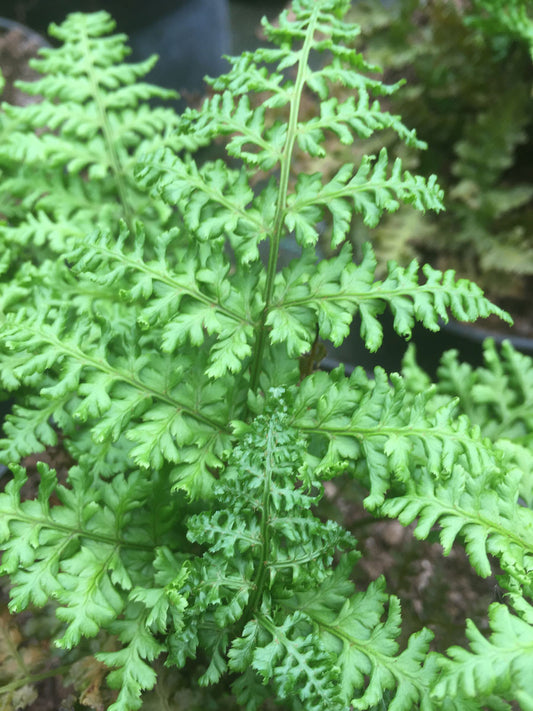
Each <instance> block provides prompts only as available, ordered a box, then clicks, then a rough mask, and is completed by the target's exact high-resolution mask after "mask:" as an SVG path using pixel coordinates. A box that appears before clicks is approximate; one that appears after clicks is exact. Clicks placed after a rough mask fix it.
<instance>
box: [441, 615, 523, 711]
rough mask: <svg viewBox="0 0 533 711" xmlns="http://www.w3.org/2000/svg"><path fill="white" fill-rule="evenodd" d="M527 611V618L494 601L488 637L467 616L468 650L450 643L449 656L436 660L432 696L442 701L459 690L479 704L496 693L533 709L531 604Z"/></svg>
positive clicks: (521, 705)
mask: <svg viewBox="0 0 533 711" xmlns="http://www.w3.org/2000/svg"><path fill="white" fill-rule="evenodd" d="M528 614H529V621H526V620H524V619H522V618H521V617H520V616H518V615H515V614H513V613H512V612H511V611H510V610H509V609H508V608H507V607H506V606H505V605H501V604H499V603H493V604H492V605H491V606H490V608H489V622H490V629H491V635H490V637H489V638H488V639H487V638H485V637H484V636H483V635H482V634H481V633H480V632H479V630H478V629H477V628H476V626H475V625H474V623H473V622H472V621H471V620H468V621H467V628H466V634H467V637H468V640H469V642H470V650H466V649H463V648H461V647H451V648H450V649H449V650H448V655H449V658H441V659H440V660H439V667H440V677H439V679H438V681H437V684H436V685H435V688H434V691H433V696H434V697H435V698H436V699H438V700H439V701H443V700H444V699H445V698H448V697H452V698H454V697H456V696H457V695H459V694H460V693H462V694H464V695H465V696H466V697H467V698H470V699H476V701H477V703H478V704H479V705H480V707H481V706H482V705H483V704H484V703H487V702H488V703H489V704H490V701H491V697H496V698H503V699H507V700H508V701H509V702H511V701H515V702H517V703H518V704H519V705H520V708H521V709H524V710H525V711H530V709H533V678H532V676H531V666H532V664H533V634H532V629H531V614H532V610H531V608H529V613H528Z"/></svg>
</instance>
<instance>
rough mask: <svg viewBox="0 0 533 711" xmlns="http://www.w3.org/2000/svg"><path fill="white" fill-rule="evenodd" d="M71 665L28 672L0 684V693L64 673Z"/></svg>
mask: <svg viewBox="0 0 533 711" xmlns="http://www.w3.org/2000/svg"><path fill="white" fill-rule="evenodd" d="M71 666H72V664H64V665H63V666H61V667H55V668H54V669H51V670H50V671H45V672H41V673H40V674H28V675H27V676H24V677H21V678H20V679H15V680H14V681H11V682H9V683H8V684H4V685H3V686H0V695H3V694H7V693H9V692H10V691H16V690H17V689H20V688H21V687H22V686H26V685H27V684H38V683H39V682H40V681H44V680H45V679H50V678H51V677H53V676H60V675H62V674H66V673H67V672H68V671H69V669H70V668H71Z"/></svg>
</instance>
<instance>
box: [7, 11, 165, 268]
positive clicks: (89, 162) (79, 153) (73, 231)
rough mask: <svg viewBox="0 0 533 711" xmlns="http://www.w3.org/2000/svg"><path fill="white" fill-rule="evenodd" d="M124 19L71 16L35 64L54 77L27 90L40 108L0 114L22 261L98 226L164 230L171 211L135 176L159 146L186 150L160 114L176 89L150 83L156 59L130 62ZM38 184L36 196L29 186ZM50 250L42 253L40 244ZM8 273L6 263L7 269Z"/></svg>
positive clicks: (13, 251) (15, 243) (13, 232)
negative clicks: (119, 23) (119, 28)
mask: <svg viewBox="0 0 533 711" xmlns="http://www.w3.org/2000/svg"><path fill="white" fill-rule="evenodd" d="M113 27H114V22H113V21H112V20H111V18H110V17H109V16H108V15H107V14H106V13H104V12H101V13H95V14H93V15H82V14H74V15H71V16H70V17H69V18H68V19H67V20H66V21H65V22H64V23H63V25H61V26H60V27H57V26H52V27H51V28H50V33H51V34H52V35H53V36H54V37H56V38H57V39H58V40H59V41H61V42H62V44H61V46H60V47H59V48H58V49H43V50H41V52H40V57H39V59H35V60H33V61H32V66H33V67H34V68H35V69H36V70H38V71H39V72H42V73H43V74H45V76H44V77H43V78H42V79H40V80H38V81H35V82H27V83H21V84H20V87H21V88H23V89H24V90H25V91H26V92H28V93H29V94H31V95H33V96H39V97H42V100H41V101H39V102H38V103H32V104H30V105H28V106H24V107H18V106H9V105H5V107H4V113H2V114H1V115H0V168H1V170H2V182H1V183H0V199H1V203H2V215H3V217H4V218H5V220H6V222H5V224H4V225H0V249H1V251H2V252H4V250H9V252H10V256H11V261H12V262H14V263H15V264H14V266H19V265H18V262H19V261H20V260H22V259H23V260H24V261H31V260H32V259H33V260H38V261H39V262H40V261H41V260H42V258H43V254H46V251H45V250H44V249H43V247H44V246H45V245H46V247H48V248H50V249H51V250H53V252H56V253H61V252H63V251H64V250H65V247H66V245H67V244H69V241H71V240H72V238H73V237H75V236H76V237H78V238H80V237H82V238H83V237H84V236H85V235H86V234H87V233H88V232H91V231H92V230H93V229H94V227H95V225H100V226H101V227H104V226H106V227H109V228H112V229H116V227H117V225H118V222H119V220H121V219H123V220H126V222H127V223H128V224H130V225H132V224H133V221H134V220H135V219H140V218H142V219H143V222H144V224H145V226H146V229H150V228H151V227H152V228H153V227H155V226H157V229H160V227H161V224H162V222H163V224H164V223H165V222H166V221H167V220H168V219H169V218H170V214H169V211H168V209H166V208H165V207H164V206H163V205H162V204H161V203H158V202H157V201H154V200H152V199H149V198H148V196H147V195H143V194H142V192H141V191H140V190H139V189H138V187H137V186H136V184H135V181H134V179H133V169H134V166H135V164H136V162H137V157H138V155H140V154H141V153H144V152H146V151H147V150H155V149H156V148H157V147H159V146H164V145H173V146H174V147H178V146H179V141H177V140H176V137H175V134H174V137H172V134H173V131H174V129H175V125H176V116H175V114H174V112H173V111H172V110H170V109H167V108H151V107H150V106H149V105H148V103H146V102H147V101H148V100H149V99H152V98H156V97H157V98H170V97H172V96H173V92H170V91H167V90H164V89H159V88H157V87H153V86H150V85H149V84H146V83H142V82H140V81H139V80H140V79H142V77H143V76H144V75H145V74H146V73H147V72H148V71H149V70H150V68H151V67H152V66H153V64H154V62H155V58H154V57H153V58H151V59H148V60H146V61H145V62H142V63H139V64H122V63H121V62H122V60H123V59H124V57H126V55H127V54H128V53H129V49H128V48H127V47H126V45H125V39H126V38H125V36H123V35H114V36H112V37H107V36H106V35H108V34H109V32H110V31H111V30H112V29H113ZM28 184H31V190H28ZM36 247H38V248H40V249H39V250H38V251H36V250H35V248H36ZM4 270H5V267H4Z"/></svg>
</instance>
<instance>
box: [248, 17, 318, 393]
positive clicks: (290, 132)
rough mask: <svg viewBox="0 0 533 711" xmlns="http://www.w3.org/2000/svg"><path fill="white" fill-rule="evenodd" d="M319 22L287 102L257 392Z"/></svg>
mask: <svg viewBox="0 0 533 711" xmlns="http://www.w3.org/2000/svg"><path fill="white" fill-rule="evenodd" d="M317 18H318V7H315V9H314V10H313V14H312V16H311V18H310V20H309V26H308V28H307V33H306V36H305V40H304V44H303V47H302V51H301V56H300V60H299V62H298V74H297V76H296V82H295V85H294V91H293V94H292V99H291V101H290V112H289V121H288V128H287V139H286V141H285V146H284V148H283V153H282V156H281V159H280V166H281V172H280V178H279V185H278V197H277V200H276V214H275V217H274V227H273V230H272V236H271V238H270V247H269V253H268V266H267V277H266V284H265V291H264V302H265V305H264V307H263V312H262V314H261V321H260V324H259V335H258V337H257V342H256V347H255V353H254V359H253V362H252V366H251V378H250V389H251V390H256V389H257V386H258V384H259V376H260V374H261V366H262V364H263V356H264V351H265V346H266V340H267V327H266V321H267V318H268V314H269V312H270V308H271V303H272V294H273V292H274V280H275V277H276V272H277V266H278V255H279V243H280V240H281V234H282V231H283V227H284V223H285V214H286V211H287V193H288V188H289V177H290V170H291V164H292V153H293V151H294V143H295V141H296V136H297V133H298V116H299V113H300V101H301V98H302V92H303V89H304V86H305V77H306V73H307V61H308V59H309V54H310V52H311V47H312V44H313V40H314V35H315V28H316V22H317Z"/></svg>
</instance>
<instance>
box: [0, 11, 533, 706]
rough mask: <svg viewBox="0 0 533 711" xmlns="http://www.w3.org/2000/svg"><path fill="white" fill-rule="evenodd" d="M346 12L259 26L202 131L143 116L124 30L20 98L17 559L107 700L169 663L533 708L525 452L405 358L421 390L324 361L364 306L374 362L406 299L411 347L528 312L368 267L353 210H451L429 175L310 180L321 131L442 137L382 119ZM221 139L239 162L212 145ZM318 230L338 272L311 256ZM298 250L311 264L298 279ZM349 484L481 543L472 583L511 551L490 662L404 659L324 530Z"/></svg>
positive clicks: (447, 702)
mask: <svg viewBox="0 0 533 711" xmlns="http://www.w3.org/2000/svg"><path fill="white" fill-rule="evenodd" d="M348 6H349V2H347V0H318V1H312V0H297V1H296V2H295V3H294V5H293V7H292V13H291V14H290V15H289V13H288V12H285V13H283V14H282V15H281V16H280V19H279V22H278V24H276V25H275V26H273V25H270V24H268V23H265V25H264V27H265V33H266V35H267V37H268V38H269V39H270V40H271V42H272V43H273V48H269V49H263V48H261V49H258V50H257V51H255V52H253V53H245V54H244V55H242V56H241V57H238V58H235V59H233V60H231V63H232V69H231V71H230V72H229V73H228V74H226V75H224V76H222V77H219V78H218V79H215V80H211V81H210V84H211V88H212V94H211V96H210V97H209V98H207V99H206V100H205V102H204V103H203V105H202V107H201V108H200V109H197V110H196V109H195V110H193V109H188V110H186V111H185V113H184V114H183V115H182V116H175V115H174V114H171V113H169V112H168V111H166V110H163V109H160V108H151V107H150V106H149V104H147V103H146V101H147V100H148V99H150V98H151V97H153V96H156V95H159V93H158V90H156V89H153V88H150V87H147V86H146V85H144V84H142V83H137V80H138V79H140V77H141V76H142V73H143V72H144V71H146V70H147V69H148V68H149V66H150V63H149V62H148V63H145V64H142V65H133V67H132V66H131V65H127V64H122V63H121V61H122V59H123V57H124V56H125V53H126V50H125V48H124V38H122V37H120V36H118V37H117V36H111V37H109V36H108V33H109V31H110V29H111V26H112V23H111V20H110V18H109V16H108V15H107V14H106V13H97V14H94V15H81V14H75V15H71V16H70V17H69V18H68V19H67V20H66V22H65V23H64V24H63V25H62V26H61V27H53V28H52V32H53V33H54V34H55V35H56V36H57V37H58V38H60V39H61V40H62V41H63V45H62V46H61V47H59V48H58V49H51V50H46V51H45V52H43V55H42V58H41V59H39V60H38V61H37V62H36V63H35V66H36V67H37V68H38V69H40V70H41V71H43V72H44V77H43V79H42V80H40V81H38V82H36V83H35V84H33V85H25V88H26V90H27V91H30V92H33V93H35V94H40V95H41V96H42V97H43V99H42V101H41V103H39V104H38V105H36V106H30V107H24V108H15V107H9V106H4V114H3V115H2V119H1V125H0V128H1V130H2V132H3V137H4V140H3V143H2V151H1V153H0V160H1V164H2V171H3V179H2V183H1V188H0V189H1V190H2V195H3V197H4V202H5V205H6V207H5V209H3V215H4V222H3V225H2V232H1V235H2V239H3V240H4V244H5V245H6V247H9V248H10V252H9V256H8V257H4V260H5V271H6V278H5V280H4V283H3V284H2V287H1V304H2V321H1V328H0V333H1V336H0V378H1V382H2V384H3V387H4V388H5V389H6V391H9V392H10V393H11V394H12V396H13V397H14V398H15V399H16V404H15V406H14V408H13V412H12V414H11V415H10V416H9V417H8V418H7V422H6V425H5V427H4V438H3V439H2V440H1V442H0V452H1V457H0V459H1V461H3V462H5V463H7V464H9V466H10V469H11V471H12V478H11V480H10V481H9V482H8V483H7V484H6V486H5V490H4V492H3V493H1V494H0V541H1V547H2V549H3V551H4V552H3V557H2V564H1V571H2V573H3V574H4V575H5V576H7V577H9V579H10V581H11V591H10V609H11V611H12V612H13V613H17V612H21V611H23V610H26V609H31V608H39V607H42V606H44V605H45V604H47V603H49V602H53V603H54V604H55V606H56V615H57V618H58V620H59V621H60V623H61V630H60V632H59V633H58V634H57V635H55V644H56V646H57V647H59V648H60V649H62V650H65V651H66V652H68V650H73V649H76V648H79V649H80V653H82V652H83V650H84V649H85V647H84V640H91V639H93V638H96V639H97V641H98V642H100V643H101V644H100V646H99V648H98V649H97V651H96V658H97V660H98V661H100V662H103V663H105V664H106V665H107V667H109V670H110V673H109V675H108V683H109V685H110V686H111V687H112V688H114V689H116V690H117V695H116V700H115V701H114V702H113V703H112V704H111V705H110V707H109V708H110V709H111V710H112V711H130V710H131V709H137V708H140V707H141V706H142V703H143V699H142V694H143V692H144V691H146V690H149V689H152V688H154V686H155V685H156V683H157V678H158V674H157V671H156V670H157V669H158V668H159V665H160V663H161V662H163V663H164V664H165V665H166V666H167V667H169V668H170V669H185V670H188V673H189V676H191V677H192V678H193V679H194V680H195V682H196V683H197V684H198V685H199V686H200V687H208V686H210V685H213V684H217V683H219V684H222V683H225V684H226V688H227V686H230V687H231V689H232V691H233V693H234V695H235V699H236V703H237V704H238V705H239V706H240V707H242V708H245V709H249V710H252V709H255V708H258V707H260V706H261V705H262V704H263V703H264V702H266V701H267V700H268V699H275V700H278V701H281V702H283V703H284V704H285V706H286V707H287V708H293V709H302V708H305V709H316V710H317V711H318V710H322V709H348V708H350V707H352V708H356V709H371V708H384V707H388V708H390V709H392V710H393V711H398V710H401V709H405V710H407V709H413V708H416V707H420V708H422V709H440V708H442V709H454V708H457V709H481V708H485V707H491V708H497V709H501V708H508V703H507V702H508V701H510V700H511V699H518V700H519V701H520V703H521V704H522V705H523V708H525V709H531V708H533V688H532V675H531V674H530V673H529V671H530V669H531V662H532V656H533V652H532V649H533V629H532V624H533V612H532V608H531V605H530V602H531V593H532V589H531V586H532V582H531V565H532V549H533V539H532V535H531V530H532V523H533V521H532V515H531V510H530V509H529V508H527V507H525V506H522V505H521V502H522V499H523V498H525V499H526V501H531V497H530V496H529V497H528V498H526V497H524V493H525V488H526V487H527V485H528V481H529V480H528V479H527V476H528V469H527V466H526V465H527V462H528V461H529V460H528V459H527V457H526V456H525V455H524V456H522V457H520V456H519V452H518V449H517V447H518V445H516V446H515V445H514V444H513V441H512V438H511V437H512V433H511V432H506V433H505V437H503V436H502V437H498V438H494V440H491V439H490V438H489V437H488V436H485V435H483V434H482V433H481V431H480V428H479V426H478V425H476V424H473V423H472V422H471V420H470V419H468V417H467V416H466V415H460V416H457V412H456V402H455V400H453V399H451V398H449V397H448V398H446V397H445V396H444V395H442V398H443V401H442V403H439V402H437V400H436V398H437V395H436V393H435V392H434V391H433V390H432V389H431V388H429V389H428V388H426V389H424V388H420V387H418V386H417V383H420V381H421V376H420V375H418V376H417V375H416V368H415V366H414V364H412V366H411V371H412V373H411V375H412V377H407V376H406V377H404V378H402V377H401V376H399V375H398V374H392V375H390V377H389V376H387V374H386V373H384V372H383V371H382V370H379V369H378V370H376V372H375V374H374V375H373V376H370V375H368V374H366V373H365V372H364V371H363V370H362V369H361V368H357V369H356V370H355V371H354V372H353V374H352V375H351V376H350V377H346V375H345V373H344V370H343V368H342V367H339V368H337V369H335V370H334V371H333V372H331V373H327V372H318V371H316V370H315V368H314V365H315V360H316V358H317V354H318V353H319V350H320V349H319V347H318V345H317V344H318V343H319V340H320V339H330V340H331V341H333V342H334V343H336V344H339V343H340V342H341V341H342V340H343V338H344V337H345V336H346V335H347V333H348V330H349V327H350V324H351V322H352V319H353V317H354V314H356V313H357V314H359V315H360V317H361V338H362V339H363V341H364V342H365V344H366V345H367V347H368V348H370V349H377V348H378V347H379V345H380V342H381V330H380V323H379V316H380V314H381V313H382V312H383V311H384V310H385V309H387V308H388V309H390V310H391V311H392V313H393V315H394V327H395V329H396V330H397V332H398V333H400V334H401V335H403V336H405V337H409V335H410V333H411V330H412V328H413V325H414V323H415V321H419V322H422V323H423V324H424V325H425V326H426V327H427V328H429V329H432V330H437V329H438V328H439V319H442V320H446V319H447V318H448V317H449V314H450V313H451V314H453V315H454V316H455V317H456V318H459V319H463V320H474V319H476V318H477V317H479V316H487V315H489V314H495V315H498V316H501V317H502V318H504V319H507V320H508V319H509V317H508V316H507V315H506V314H505V313H504V312H503V311H501V310H500V309H498V308H497V307H495V306H493V305H492V304H490V303H489V302H488V301H487V300H486V299H485V297H484V296H483V293H482V291H481V290H480V289H479V288H478V287H477V286H476V285H474V284H473V283H471V282H468V281H465V280H456V279H455V275H454V273H453V272H451V271H450V272H446V273H441V272H439V271H437V270H435V269H432V268H431V267H428V266H425V267H423V268H422V270H420V269H419V267H418V265H417V264H416V263H414V262H413V263H412V264H411V265H410V266H408V267H407V268H402V267H399V266H398V265H397V264H394V263H391V264H389V267H388V272H387V274H386V276H385V277H384V278H383V279H381V280H378V279H376V277H375V268H376V260H375V258H374V255H373V252H372V249H371V247H370V246H368V245H367V246H366V247H365V250H364V256H363V258H362V259H361V260H358V261H353V259H352V254H351V250H350V246H349V244H348V242H347V236H348V233H349V229H350V224H351V221H352V218H353V217H354V215H361V216H362V217H363V219H364V220H365V222H366V224H367V225H369V226H374V225H376V224H377V223H378V222H379V220H380V218H381V217H382V215H383V214H384V213H385V212H394V211H396V210H397V209H398V208H399V206H400V205H401V204H405V205H410V206H412V207H413V208H415V209H418V210H422V211H423V210H427V209H432V210H440V209H441V208H442V193H441V190H440V188H439V186H438V184H437V181H436V178H435V177H431V178H429V179H428V180H424V179H422V178H420V177H418V176H415V175H412V174H411V173H409V172H408V171H405V170H404V169H403V168H402V164H401V161H400V160H396V161H395V162H394V163H392V164H391V165H389V161H388V158H387V153H386V151H385V150H384V149H383V150H381V151H380V152H379V153H378V155H375V156H373V155H369V156H365V157H364V158H363V159H362V160H361V161H360V162H358V163H357V164H351V163H350V164H342V165H339V167H338V170H337V172H336V174H335V175H334V176H333V178H332V179H330V180H324V179H323V177H322V175H321V174H320V172H315V173H313V174H306V173H300V174H299V175H298V176H297V178H296V179H295V176H294V175H293V171H294V162H293V157H294V155H295V150H296V147H298V148H299V150H301V151H305V152H307V153H308V154H309V155H310V156H312V157H313V158H314V159H320V158H322V157H324V153H325V151H324V148H323V144H324V141H325V138H326V135H329V134H332V135H334V136H336V137H337V139H338V140H339V141H340V142H342V143H343V144H344V145H351V144H352V143H353V142H355V141H357V140H359V139H360V138H362V137H368V136H370V135H372V134H379V132H381V131H383V130H393V131H395V132H396V133H397V134H398V136H399V137H400V138H401V139H402V140H404V141H405V142H406V143H408V144H409V145H411V146H413V147H418V148H422V147H423V144H422V143H421V142H420V141H419V140H418V139H417V137H416V135H415V133H414V132H413V131H410V130H408V129H407V128H406V127H405V126H404V124H403V123H402V121H401V119H400V118H399V117H398V116H395V115H392V114H390V113H388V112H387V111H384V110H382V108H381V107H380V103H379V97H383V96H388V95H390V94H391V93H393V92H395V91H397V90H398V89H399V87H400V84H395V85H386V84H384V83H382V82H381V81H380V80H379V79H378V78H376V69H377V68H376V67H374V66H372V65H369V64H368V63H367V62H365V60H364V59H363V57H362V56H361V55H360V54H358V53H356V52H354V51H353V50H352V49H349V48H348V46H347V45H348V43H350V42H352V41H353V38H354V37H355V36H357V33H358V31H359V28H358V27H357V26H355V25H351V24H349V23H347V22H346V21H345V20H344V15H345V13H346V11H347V10H348ZM317 55H318V57H319V59H320V61H319V62H317V61H316V59H317ZM338 83H341V84H342V85H343V86H345V87H348V88H349V89H350V90H351V92H352V94H351V97H349V98H348V99H346V100H345V101H342V102H340V101H338V100H337V99H336V98H335V97H334V96H332V93H333V89H334V87H335V86H336V85H337V84H338ZM306 91H307V92H313V93H315V94H316V96H317V97H318V98H319V100H320V106H321V110H320V115H316V116H314V117H312V118H310V119H309V120H304V119H303V118H302V117H301V115H300V107H301V102H302V100H303V94H304V92H306ZM252 95H258V96H260V101H259V102H258V101H254V102H252V101H251V99H250V97H251V96H252ZM141 99H142V101H143V102H144V103H140V102H141ZM283 111H284V112H285V118H283V117H282V116H281V115H280V112H281V114H282V112H283ZM221 141H223V142H224V147H225V150H226V152H227V160H223V159H221V158H219V159H215V160H204V161H201V160H200V159H199V158H195V157H194V154H195V152H196V151H197V150H198V149H200V148H203V147H206V146H208V145H210V144H214V143H215V144H217V145H218V146H219V145H220V142H221ZM198 155H201V153H200V154H198ZM14 157H16V160H14ZM326 215H330V216H331V218H332V221H333V231H332V235H331V242H332V247H333V248H334V249H335V250H336V254H335V256H333V257H331V258H329V259H325V260H322V261H318V260H317V240H318V235H319V230H320V224H321V222H322V221H323V220H324V218H325V216H326ZM289 234H293V235H294V238H295V240H296V243H297V245H298V246H299V249H300V254H299V255H298V256H297V257H296V258H295V259H294V260H293V261H292V262H291V263H290V264H289V265H288V266H286V267H285V268H283V269H281V270H280V269H278V262H279V252H280V243H281V240H282V239H283V238H285V237H286V236H287V235H289ZM262 242H265V243H266V245H267V251H268V256H267V258H266V260H265V263H263V262H262V260H261V258H260V252H259V245H260V243H262ZM5 254H7V252H5ZM27 254H31V259H28V257H27V256H26V255H27ZM495 377H496V375H495ZM499 382H503V381H501V380H500V381H499ZM417 387H418V390H417ZM59 437H61V441H62V442H63V445H64V447H65V448H66V449H67V450H68V452H69V454H70V455H71V457H72V458H73V459H74V460H75V462H76V463H75V464H74V465H73V466H72V467H71V468H70V470H69V472H68V476H67V477H66V480H63V478H62V477H58V475H57V474H56V472H55V471H54V470H53V469H51V468H50V467H49V466H48V465H45V464H44V463H42V464H40V465H39V486H38V493H37V494H36V495H35V496H30V497H29V498H28V497H27V496H26V494H25V493H24V492H25V482H26V480H27V475H26V473H25V471H24V469H23V467H21V466H20V465H19V464H18V462H20V460H21V458H23V457H24V456H25V455H27V454H30V453H34V452H39V451H42V450H43V449H44V448H45V447H47V446H49V445H53V444H56V443H57V441H58V438H59ZM525 449H526V448H525V447H524V450H525ZM341 472H347V473H348V474H349V475H350V476H351V477H353V478H354V480H356V481H358V482H359V483H360V484H361V485H362V486H363V487H366V490H367V495H366V498H365V499H364V506H365V507H366V508H367V510H368V511H370V512H373V513H376V514H377V515H385V516H391V517H396V518H398V519H399V520H400V521H401V522H402V523H410V522H411V521H413V520H414V519H418V523H417V527H416V535H417V536H418V537H419V538H425V537H427V536H428V535H429V534H430V533H431V531H432V529H433V528H434V527H435V526H436V525H440V537H441V542H442V545H443V547H444V550H445V552H447V551H449V550H450V548H451V546H452V544H453V542H454V541H455V540H456V539H458V540H460V541H462V542H463V543H464V545H465V548H466V551H467V553H468V555H469V557H470V560H471V562H472V565H473V566H474V568H475V569H476V571H477V572H478V573H479V574H480V575H481V576H487V575H488V574H489V573H490V571H491V564H490V559H489V556H491V557H493V558H494V559H497V560H498V562H499V565H500V567H501V570H502V575H501V581H500V584H501V586H502V587H503V588H504V589H505V590H506V591H507V592H508V597H507V598H506V601H505V603H495V604H494V605H493V606H492V608H491V611H490V619H491V626H492V633H491V636H490V637H489V638H488V639H485V638H483V637H481V636H480V633H479V632H478V630H477V629H476V628H475V627H474V626H473V625H472V624H470V626H469V627H468V632H467V634H468V636H469V638H470V639H471V649H470V650H466V649H454V648H452V649H451V650H449V653H448V655H446V654H445V650H439V651H430V642H431V638H432V633H431V632H430V631H429V630H428V629H423V630H420V631H419V632H416V633H414V634H413V635H411V637H410V638H409V642H408V644H407V646H406V647H405V649H400V648H399V642H398V637H399V635H400V631H401V613H400V602H399V600H398V599H397V598H396V597H395V596H393V595H389V594H387V592H386V590H385V585H384V581H383V579H379V580H376V581H375V582H373V583H372V584H371V585H370V586H369V587H368V589H366V590H365V589H362V590H356V589H355V586H354V584H353V582H352V581H351V579H350V574H351V570H352V569H353V566H354V565H357V559H358V556H359V553H358V552H357V542H356V541H355V540H354V539H353V537H352V536H351V535H350V534H349V532H347V531H345V530H344V529H343V528H342V527H341V526H340V525H338V524H336V523H334V522H332V521H329V520H322V519H321V518H320V517H319V516H318V511H319V509H317V504H318V503H319V500H320V497H321V495H322V493H323V486H324V482H325V481H327V480H328V479H330V478H332V477H334V476H336V475H338V474H340V473H341ZM218 688H220V686H219V687H218Z"/></svg>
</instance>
